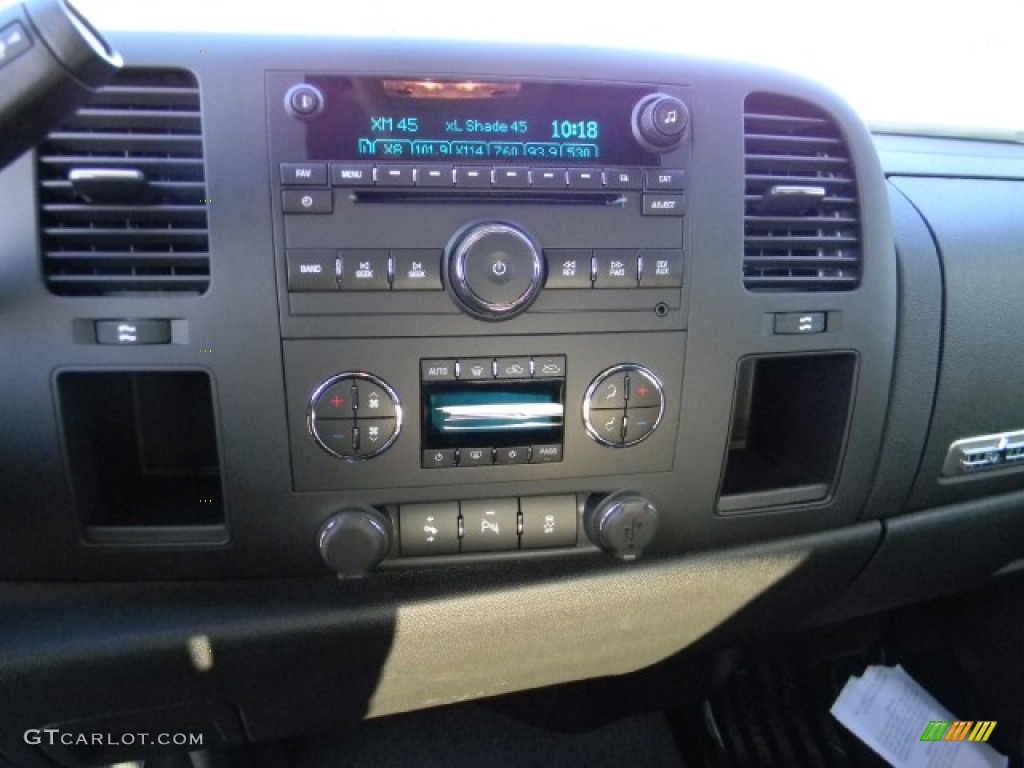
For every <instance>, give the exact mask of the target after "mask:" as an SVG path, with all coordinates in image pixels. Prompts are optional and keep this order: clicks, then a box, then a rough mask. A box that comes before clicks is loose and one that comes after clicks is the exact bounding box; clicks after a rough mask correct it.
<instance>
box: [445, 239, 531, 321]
mask: <svg viewBox="0 0 1024 768" xmlns="http://www.w3.org/2000/svg"><path fill="white" fill-rule="evenodd" d="M447 270H448V285H449V286H450V288H451V292H452V295H453V298H454V299H455V301H456V303H458V304H459V305H460V306H461V307H462V308H463V309H464V310H465V311H466V312H468V313H469V314H471V315H473V316H474V317H477V318H480V319H481V320H507V319H509V318H511V317H515V316H516V315H518V314H520V313H522V312H525V311H526V309H527V308H528V307H529V306H530V304H532V303H533V300H534V299H536V298H537V294H539V293H540V289H541V287H542V286H543V285H544V259H543V258H542V257H541V254H540V250H539V249H538V248H537V246H536V245H535V244H534V242H533V240H531V239H530V237H529V236H528V235H527V234H526V233H524V232H523V231H522V230H519V229H517V228H516V227H513V226H511V225H510V224H501V223H498V222H488V223H484V224H475V225H473V226H471V227H469V228H467V229H465V230H463V231H462V232H460V233H459V234H458V235H456V237H455V238H454V239H453V241H452V243H451V245H450V246H449V248H448V251H447Z"/></svg>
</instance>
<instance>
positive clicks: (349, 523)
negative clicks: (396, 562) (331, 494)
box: [317, 506, 393, 578]
mask: <svg viewBox="0 0 1024 768" xmlns="http://www.w3.org/2000/svg"><path fill="white" fill-rule="evenodd" d="M392 537H393V532H392V527H391V520H390V519H388V517H387V515H384V514H382V513H381V512H378V511H377V510H376V509H374V508H373V507H364V506H358V507H348V508H346V509H343V510H341V511H340V512H338V513H336V514H334V515H332V516H331V517H330V518H328V519H327V521H326V522H325V523H324V524H323V525H322V526H320V533H319V534H318V536H317V545H318V546H319V548H320V557H322V558H323V560H324V562H325V563H326V564H327V567H328V568H330V569H331V570H332V571H334V572H335V573H337V574H338V575H339V576H341V577H342V578H349V577H359V576H365V575H366V574H368V573H370V571H372V570H373V569H374V568H376V567H377V565H378V564H380V561H381V560H383V559H384V556H385V555H386V554H387V553H388V550H390V549H391V540H392Z"/></svg>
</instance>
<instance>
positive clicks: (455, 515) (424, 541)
mask: <svg viewBox="0 0 1024 768" xmlns="http://www.w3.org/2000/svg"><path fill="white" fill-rule="evenodd" d="M398 532H399V536H400V538H401V542H402V543H401V549H402V554H403V555H405V556H406V557H430V556H431V555H454V554H457V553H458V551H459V503H458V502H457V501H444V502H435V503H430V504H402V505H401V506H400V507H399V508H398Z"/></svg>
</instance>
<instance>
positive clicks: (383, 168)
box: [374, 165, 416, 187]
mask: <svg viewBox="0 0 1024 768" xmlns="http://www.w3.org/2000/svg"><path fill="white" fill-rule="evenodd" d="M415 171H416V169H415V168H413V167H412V166H411V165H378V166H377V170H376V171H375V173H374V181H376V182H377V186H378V187H411V186H413V185H414V184H415V183H416V172H415Z"/></svg>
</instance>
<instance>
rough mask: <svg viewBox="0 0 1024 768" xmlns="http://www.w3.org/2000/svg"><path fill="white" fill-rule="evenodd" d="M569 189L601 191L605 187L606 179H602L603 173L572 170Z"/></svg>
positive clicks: (580, 169)
mask: <svg viewBox="0 0 1024 768" xmlns="http://www.w3.org/2000/svg"><path fill="white" fill-rule="evenodd" d="M569 187H570V188H571V189H601V188H602V187H604V179H602V178H601V171H598V170H592V169H584V168H570V169H569Z"/></svg>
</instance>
